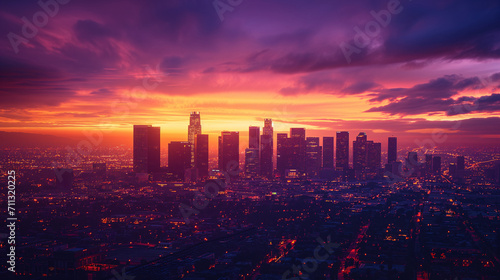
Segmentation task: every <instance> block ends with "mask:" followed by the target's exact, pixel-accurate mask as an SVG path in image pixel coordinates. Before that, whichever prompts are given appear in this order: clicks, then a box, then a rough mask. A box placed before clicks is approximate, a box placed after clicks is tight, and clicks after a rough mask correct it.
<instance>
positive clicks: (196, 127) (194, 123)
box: [188, 112, 201, 167]
mask: <svg viewBox="0 0 500 280" xmlns="http://www.w3.org/2000/svg"><path fill="white" fill-rule="evenodd" d="M196 134H201V121H200V112H191V115H190V116H189V126H188V142H189V143H190V144H191V167H194V150H195V146H194V139H195V136H196Z"/></svg>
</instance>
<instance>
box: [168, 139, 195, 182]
mask: <svg viewBox="0 0 500 280" xmlns="http://www.w3.org/2000/svg"><path fill="white" fill-rule="evenodd" d="M189 168H191V144H190V143H189V142H184V141H178V142H170V143H169V144H168V170H169V171H170V172H172V173H173V174H174V175H175V176H176V177H177V178H179V179H180V180H184V174H185V172H186V169H189Z"/></svg>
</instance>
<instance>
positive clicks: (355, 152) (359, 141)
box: [352, 132, 367, 171]
mask: <svg viewBox="0 0 500 280" xmlns="http://www.w3.org/2000/svg"><path fill="white" fill-rule="evenodd" d="M366 139H367V137H366V133H364V132H360V133H359V134H358V136H356V140H355V141H353V145H352V162H353V169H354V170H356V171H362V170H364V169H365V167H366V141H367V140H366Z"/></svg>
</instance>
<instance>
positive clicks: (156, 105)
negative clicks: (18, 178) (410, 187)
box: [0, 0, 500, 145]
mask: <svg viewBox="0 0 500 280" xmlns="http://www.w3.org/2000/svg"><path fill="white" fill-rule="evenodd" d="M205 2H206V3H205ZM209 2H210V1H151V2H150V3H147V4H145V3H143V4H140V3H136V2H133V1H126V3H127V4H126V5H123V9H120V12H121V13H125V14H126V15H127V16H117V14H119V13H118V11H117V10H116V9H115V8H114V5H113V4H109V3H108V4H104V3H93V4H92V5H88V4H85V3H78V2H74V1H71V4H68V5H66V4H64V5H63V4H60V5H59V4H58V10H57V13H56V15H54V16H53V17H52V16H50V17H49V16H48V18H50V20H49V21H48V22H47V23H46V24H45V25H43V28H42V27H36V26H34V25H33V15H34V14H37V12H41V13H45V12H44V10H43V8H42V7H40V6H39V5H38V4H36V3H30V4H27V3H8V2H6V3H4V4H2V6H1V7H2V11H5V12H4V14H2V15H1V16H0V22H1V23H2V24H1V25H0V26H2V27H1V30H2V32H3V34H6V36H5V37H4V40H1V42H0V50H2V56H1V57H0V61H1V62H2V65H4V66H5V67H4V68H3V69H2V73H3V74H2V75H1V79H2V90H1V91H0V94H1V96H2V100H4V102H3V103H2V106H1V108H0V130H2V131H11V132H12V131H14V132H32V133H42V134H50V135H59V136H61V135H62V136H72V137H75V138H78V137H81V131H82V130H95V129H99V130H102V131H103V132H107V133H106V134H108V135H109V134H115V135H119V136H116V137H105V138H104V141H105V142H107V143H112V144H128V145H130V144H131V143H130V140H128V141H122V140H121V139H124V138H125V137H124V136H125V135H126V134H127V128H128V127H129V126H131V125H133V124H136V123H148V124H152V125H154V126H160V127H162V129H166V128H168V130H169V131H171V135H174V136H172V137H173V138H172V139H171V140H172V141H177V140H179V141H180V139H175V137H177V138H180V136H181V135H182V134H185V132H184V128H185V122H186V120H185V118H184V116H185V114H186V113H187V112H191V111H203V112H204V113H203V114H204V119H205V123H204V125H205V127H206V129H205V132H206V133H209V134H211V133H212V131H222V130H231V131H245V130H246V129H247V127H248V126H249V125H258V124H260V123H261V122H262V121H263V118H271V119H273V120H274V123H275V125H277V126H278V125H279V127H276V131H288V130H289V129H290V128H291V127H305V128H307V129H308V130H309V131H310V132H311V133H316V134H321V132H322V131H325V130H335V131H337V130H338V131H364V132H366V133H369V134H374V133H386V134H387V135H385V136H384V137H388V136H390V135H391V134H393V135H395V134H397V135H399V138H400V143H409V142H411V141H412V139H415V138H418V139H421V138H426V137H428V135H429V134H430V133H432V132H433V131H434V130H435V129H440V130H442V131H444V132H445V133H447V134H450V135H453V136H455V137H450V139H449V140H448V141H449V142H450V143H452V141H454V142H453V144H463V145H469V144H472V145H481V144H495V143H496V142H498V139H499V133H500V132H499V131H498V129H497V124H498V122H499V121H500V118H499V117H500V111H499V108H500V107H499V103H498V102H499V101H498V100H499V98H498V97H499V93H498V87H499V85H500V69H499V67H498V56H497V54H498V48H497V45H498V41H497V39H496V38H497V36H496V35H494V34H496V33H495V32H497V30H496V29H495V26H496V23H497V19H498V16H499V14H500V8H499V6H498V5H499V4H498V2H496V1H481V2H480V3H471V2H469V1H458V2H457V3H458V4H457V5H454V4H452V3H451V2H450V3H443V4H442V5H444V6H442V7H441V6H439V5H438V4H436V3H434V2H432V1H418V2H415V1H413V2H399V1H397V2H394V3H395V7H397V8H394V7H393V8H392V9H394V10H393V12H394V13H393V14H389V15H390V17H387V13H388V12H387V11H388V10H387V9H388V4H389V2H391V1H375V2H373V1H366V3H365V2H364V0H363V1H361V2H356V3H344V2H338V3H337V2H335V3H333V2H331V1H323V0H322V1H319V2H318V3H315V4H309V3H307V2H300V1H298V2H297V3H295V4H294V5H280V4H278V3H274V4H270V3H267V2H266V1H261V0H258V1H243V2H242V3H241V5H238V6H237V7H234V8H232V9H234V10H232V9H231V10H232V11H231V12H229V11H225V13H224V15H223V18H224V20H221V17H220V15H219V13H218V10H217V9H216V8H214V6H213V3H209ZM113 3H115V4H117V5H121V4H118V3H117V2H113ZM120 3H122V2H120ZM238 3H239V2H238ZM263 7H265V8H263ZM343 9H346V10H347V11H349V12H348V13H345V12H342V10H343ZM263 10H266V11H267V12H265V13H263V12H262V11H263ZM97 11H99V12H97ZM161 11H163V12H164V14H165V15H170V14H171V13H174V14H176V15H177V16H176V17H172V16H161V14H162V13H161ZM326 11H328V12H326ZM417 11H422V12H417ZM424 11H427V12H424ZM261 13H263V14H261ZM38 14H39V13H38ZM38 14H37V15H38ZM298 14H303V15H308V16H304V17H297V16H296V15H298ZM313 15H314V16H313ZM23 18H26V20H23ZM254 18H259V20H260V21H261V22H262V23H261V24H245V23H247V22H252V19H254ZM383 18H385V20H386V21H389V22H387V23H386V22H384V20H383ZM278 19H279V20H278ZM464 19H467V20H466V21H465V22H464ZM26 21H28V22H30V23H29V24H31V25H29V24H27V23H26ZM380 22H382V23H383V24H382V25H381V24H380ZM454 23H461V24H454ZM374 24H375V25H374ZM25 25H26V26H28V25H29V26H32V28H36V31H37V32H36V34H34V35H33V36H31V35H30V36H29V38H27V37H26V36H25V34H23V28H24V29H25V30H27V31H25V32H29V31H30V30H29V28H28V27H25ZM372 25H374V26H375V27H376V28H378V29H375V31H376V32H375V33H376V34H373V32H370V30H369V29H368V31H366V30H367V29H366V28H369V27H370V26H372ZM463 25H467V26H470V28H469V29H467V30H469V31H468V32H461V30H462V28H463ZM129 26H137V29H135V28H133V29H132V28H128V27H129ZM483 26H491V28H489V29H488V28H482V27H483ZM153 27H154V28H153ZM138 30H141V32H138ZM358 30H359V31H358ZM31 31H32V30H31ZM146 31H147V32H146ZM32 33H34V31H32ZM13 34H14V35H13ZM235 34H238V35H237V36H236V35H235ZM367 34H371V35H374V36H373V37H371V35H367ZM15 35H16V36H17V37H16V36H15ZM482 42H488V43H482ZM305 43H306V44H305ZM365 45H366V46H365ZM349 46H350V47H349ZM360 46H363V47H360ZM346 48H347V49H348V51H347V53H346ZM349 52H350V54H349ZM11 70H14V71H11ZM260 116H262V118H261V117H260ZM313 136H314V137H322V136H333V135H313ZM375 140H376V141H379V139H375Z"/></svg>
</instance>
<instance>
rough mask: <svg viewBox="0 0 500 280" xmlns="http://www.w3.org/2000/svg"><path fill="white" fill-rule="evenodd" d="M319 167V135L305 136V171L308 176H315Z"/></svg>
mask: <svg viewBox="0 0 500 280" xmlns="http://www.w3.org/2000/svg"><path fill="white" fill-rule="evenodd" d="M320 169H321V146H320V145H319V137H307V138H306V173H307V175H308V176H310V177H314V176H317V175H318V173H319V170H320Z"/></svg>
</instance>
